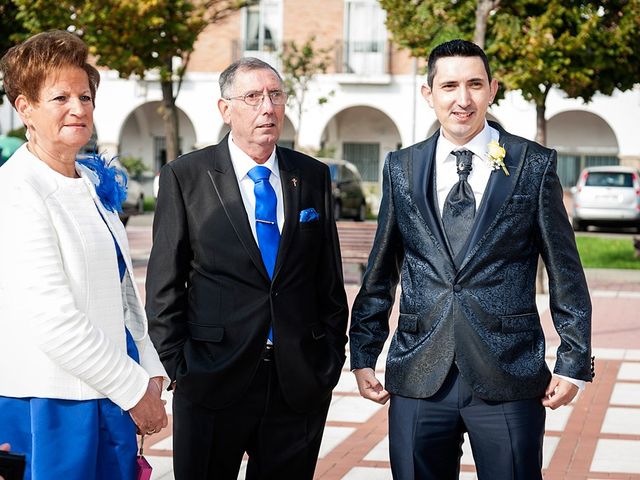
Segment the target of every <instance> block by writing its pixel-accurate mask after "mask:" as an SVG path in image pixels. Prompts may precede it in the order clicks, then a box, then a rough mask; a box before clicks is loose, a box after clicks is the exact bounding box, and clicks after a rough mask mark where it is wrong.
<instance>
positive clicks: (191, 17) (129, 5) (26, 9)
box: [13, 0, 253, 160]
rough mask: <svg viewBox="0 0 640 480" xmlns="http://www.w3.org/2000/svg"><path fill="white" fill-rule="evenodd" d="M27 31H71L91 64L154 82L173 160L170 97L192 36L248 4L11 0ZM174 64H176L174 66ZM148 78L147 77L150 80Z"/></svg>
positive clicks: (223, 0)
mask: <svg viewBox="0 0 640 480" xmlns="http://www.w3.org/2000/svg"><path fill="white" fill-rule="evenodd" d="M13 1H14V2H15V4H16V5H17V6H18V7H19V10H20V11H19V13H18V18H19V19H20V20H21V21H22V22H23V24H24V25H25V27H26V28H27V29H28V30H29V31H30V32H33V33H35V32H40V31H44V30H49V29H52V28H58V29H63V30H65V29H66V30H70V31H73V32H76V33H77V34H78V35H80V36H81V37H82V39H83V40H84V41H85V42H86V43H87V44H88V45H89V48H90V52H91V53H92V55H94V56H95V58H96V61H97V64H98V65H101V66H106V67H108V68H110V69H112V70H117V71H118V73H119V75H120V76H121V77H122V78H128V77H130V76H132V75H134V76H137V77H140V78H144V77H147V78H150V79H154V78H157V79H158V81H159V82H160V85H161V89H162V106H161V109H160V114H161V115H162V118H163V120H164V128H165V136H166V151H167V159H169V160H171V159H174V158H176V157H177V155H178V115H177V109H176V98H177V96H178V94H179V92H180V85H181V83H182V79H183V77H184V73H185V71H186V67H187V65H188V63H189V57H190V55H191V52H192V51H193V47H194V43H195V41H196V39H197V38H198V35H200V33H201V32H202V30H204V28H205V27H206V26H207V25H210V24H212V23H216V22H220V21H222V20H223V19H225V18H226V17H227V16H228V15H230V14H231V13H233V12H235V11H236V10H238V9H239V8H242V7H244V6H246V5H248V4H250V3H253V2H252V1H245V0H208V1H204V0H203V1H198V0H83V1H78V0H75V1H70V0H13ZM176 60H177V61H176ZM150 74H151V75H150Z"/></svg>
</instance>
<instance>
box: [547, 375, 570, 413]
mask: <svg viewBox="0 0 640 480" xmlns="http://www.w3.org/2000/svg"><path fill="white" fill-rule="evenodd" d="M578 390H579V389H578V386H577V385H574V384H573V383H571V382H569V381H567V380H564V379H562V378H558V377H555V376H554V377H552V378H551V381H550V382H549V385H548V386H547V390H546V391H545V392H544V397H543V399H542V405H543V406H545V407H549V408H550V409H551V410H555V409H556V408H558V407H561V406H563V405H566V404H568V403H570V402H571V400H573V398H574V397H575V396H576V394H577V393H578Z"/></svg>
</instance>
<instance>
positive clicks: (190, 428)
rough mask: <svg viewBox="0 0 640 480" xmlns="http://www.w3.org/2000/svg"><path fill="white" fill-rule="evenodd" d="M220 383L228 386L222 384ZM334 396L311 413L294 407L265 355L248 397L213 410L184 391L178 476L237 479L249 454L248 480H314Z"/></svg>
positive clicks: (182, 479) (176, 424) (176, 423)
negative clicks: (301, 411) (279, 384)
mask: <svg viewBox="0 0 640 480" xmlns="http://www.w3.org/2000/svg"><path fill="white" fill-rule="evenodd" d="M220 388H224V385H221V386H220ZM330 401H331V398H327V400H326V402H324V403H323V404H322V406H321V408H319V409H317V410H315V411H312V412H310V413H306V414H300V413H297V412H294V411H292V410H291V409H290V408H289V406H288V405H287V404H286V402H285V401H284V398H283V397H282V394H281V392H280V388H279V386H278V374H277V371H276V368H275V363H274V362H273V361H268V360H263V361H261V364H260V366H259V368H258V371H257V373H256V375H255V377H254V379H253V381H252V384H251V386H250V388H249V389H248V391H247V392H246V394H245V395H244V396H243V398H242V399H241V400H240V401H239V402H238V403H236V404H234V405H231V406H229V407H226V408H222V409H218V410H212V409H208V408H206V407H203V406H201V405H196V404H194V403H192V402H191V401H190V400H189V399H188V398H186V396H185V395H182V394H181V393H180V385H178V387H177V389H176V392H175V395H174V398H173V443H174V447H173V464H174V474H175V478H176V480H237V478H238V472H239V470H240V463H241V461H242V457H243V455H244V453H245V452H246V453H247V454H248V456H249V463H248V465H247V474H246V479H247V480H276V479H277V480H283V479H288V478H291V479H296V480H306V479H308V480H312V479H313V473H314V470H315V466H316V462H317V459H318V452H319V450H320V442H321V441H322V433H323V431H324V424H325V420H326V417H327V412H328V410H329V403H330Z"/></svg>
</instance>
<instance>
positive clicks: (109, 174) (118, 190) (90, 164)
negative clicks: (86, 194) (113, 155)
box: [78, 153, 127, 212]
mask: <svg viewBox="0 0 640 480" xmlns="http://www.w3.org/2000/svg"><path fill="white" fill-rule="evenodd" d="M78 163H79V164H80V165H82V166H84V167H86V168H88V169H89V170H91V171H92V172H93V173H94V174H95V176H96V177H97V180H98V181H97V183H96V184H95V188H96V193H97V194H98V198H99V199H100V201H101V202H102V205H103V206H104V208H106V209H107V210H109V211H111V212H122V202H124V201H125V199H126V198H127V175H126V173H124V172H123V171H122V170H121V169H119V168H118V167H116V166H110V165H109V164H110V163H111V162H107V161H106V160H105V159H104V157H103V156H102V155H100V154H98V153H89V154H87V155H85V156H83V157H82V159H79V160H78Z"/></svg>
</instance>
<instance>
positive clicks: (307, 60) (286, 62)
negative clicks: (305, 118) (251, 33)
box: [280, 36, 331, 147]
mask: <svg viewBox="0 0 640 480" xmlns="http://www.w3.org/2000/svg"><path fill="white" fill-rule="evenodd" d="M314 42H315V36H311V37H309V38H308V39H307V40H306V41H305V42H304V43H303V44H302V45H298V44H297V43H295V42H294V41H293V40H292V41H289V42H285V44H284V49H283V52H282V54H281V55H280V58H281V59H282V72H283V73H284V85H285V89H286V91H287V94H288V95H289V101H290V102H291V103H292V104H293V105H292V106H293V107H294V108H295V112H296V117H297V120H298V128H297V130H296V133H295V137H294V140H293V143H294V147H298V136H299V134H300V133H299V132H300V126H301V125H302V113H303V106H304V101H305V98H306V95H307V91H308V90H309V83H310V82H311V81H312V80H313V78H314V77H315V76H316V75H317V74H318V73H325V72H326V71H327V66H328V65H329V61H330V57H329V52H330V51H331V49H330V48H316V47H315V46H314ZM326 102H327V97H320V98H319V99H318V103H319V104H321V105H322V104H324V103H326Z"/></svg>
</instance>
